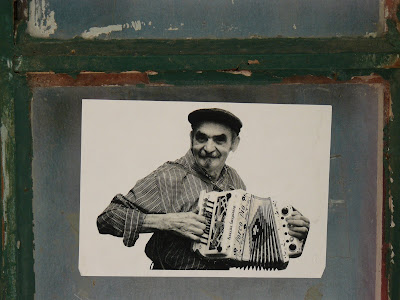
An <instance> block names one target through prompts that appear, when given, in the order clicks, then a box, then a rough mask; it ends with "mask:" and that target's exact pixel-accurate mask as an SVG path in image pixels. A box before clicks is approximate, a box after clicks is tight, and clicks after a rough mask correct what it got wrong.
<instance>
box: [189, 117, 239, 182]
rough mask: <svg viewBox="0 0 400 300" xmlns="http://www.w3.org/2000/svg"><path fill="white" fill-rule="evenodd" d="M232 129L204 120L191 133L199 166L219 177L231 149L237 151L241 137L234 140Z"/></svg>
mask: <svg viewBox="0 0 400 300" xmlns="http://www.w3.org/2000/svg"><path fill="white" fill-rule="evenodd" d="M232 138H233V136H232V131H231V129H230V128H229V127H227V126H225V125H223V124H219V123H214V122H204V123H202V124H200V126H199V127H198V128H197V129H196V130H194V131H193V132H192V133H191V141H192V152H193V155H194V158H195V160H196V162H197V164H198V165H199V166H201V167H202V168H203V169H205V170H206V171H207V173H208V174H210V175H211V176H213V177H218V176H219V174H220V172H221V170H222V168H223V167H224V165H225V161H226V159H227V157H228V154H229V151H231V150H232V151H235V150H236V148H237V146H238V143H239V137H236V138H235V140H234V141H233V140H232Z"/></svg>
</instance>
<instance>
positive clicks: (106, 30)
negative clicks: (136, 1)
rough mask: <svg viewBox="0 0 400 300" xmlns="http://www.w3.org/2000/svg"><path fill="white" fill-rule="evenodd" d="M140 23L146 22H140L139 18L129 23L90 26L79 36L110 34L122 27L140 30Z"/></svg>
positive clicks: (89, 37) (144, 24)
mask: <svg viewBox="0 0 400 300" xmlns="http://www.w3.org/2000/svg"><path fill="white" fill-rule="evenodd" d="M150 23H151V22H149V25H150ZM142 25H143V26H146V23H145V22H142V21H140V20H137V21H132V22H131V23H125V24H115V25H108V26H105V27H91V28H89V30H85V31H84V32H83V33H82V34H81V36H82V37H83V38H85V39H93V38H96V37H98V36H100V35H102V34H110V33H111V32H114V31H122V30H124V29H130V28H133V29H134V30H135V31H139V30H142Z"/></svg>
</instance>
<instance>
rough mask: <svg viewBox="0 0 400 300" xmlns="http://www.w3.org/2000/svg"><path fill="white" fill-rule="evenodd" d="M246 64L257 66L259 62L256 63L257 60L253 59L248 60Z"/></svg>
mask: <svg viewBox="0 0 400 300" xmlns="http://www.w3.org/2000/svg"><path fill="white" fill-rule="evenodd" d="M247 64H248V65H259V64H260V62H259V61H258V59H253V60H251V59H249V60H248V61H247Z"/></svg>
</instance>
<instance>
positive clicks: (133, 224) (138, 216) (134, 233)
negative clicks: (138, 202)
mask: <svg viewBox="0 0 400 300" xmlns="http://www.w3.org/2000/svg"><path fill="white" fill-rule="evenodd" d="M145 216H146V214H144V213H142V212H140V211H138V210H135V209H127V210H126V217H125V226H124V234H123V242H124V245H125V246H127V247H132V246H134V245H135V243H136V240H137V239H138V238H139V233H140V232H141V229H142V226H143V221H144V218H145Z"/></svg>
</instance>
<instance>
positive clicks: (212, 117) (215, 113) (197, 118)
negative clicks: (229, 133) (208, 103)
mask: <svg viewBox="0 0 400 300" xmlns="http://www.w3.org/2000/svg"><path fill="white" fill-rule="evenodd" d="M188 120H189V122H190V124H192V127H194V126H196V125H197V124H199V123H201V122H204V121H212V122H217V123H221V124H224V125H226V126H228V127H230V128H232V130H233V131H234V132H236V134H239V132H240V128H242V126H243V124H242V121H240V119H239V118H238V117H236V116H235V115H234V114H233V113H231V112H229V111H226V110H223V109H220V108H203V109H198V110H195V111H192V112H191V113H190V114H189V115H188Z"/></svg>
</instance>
